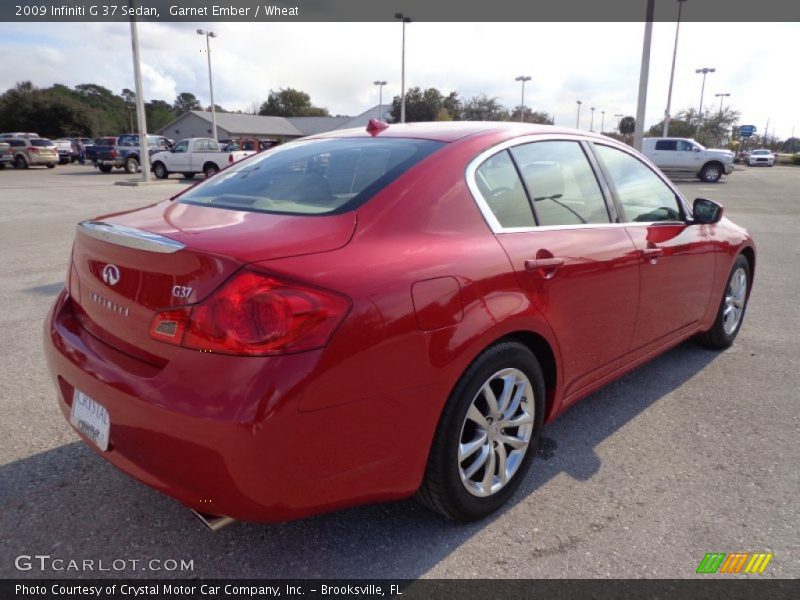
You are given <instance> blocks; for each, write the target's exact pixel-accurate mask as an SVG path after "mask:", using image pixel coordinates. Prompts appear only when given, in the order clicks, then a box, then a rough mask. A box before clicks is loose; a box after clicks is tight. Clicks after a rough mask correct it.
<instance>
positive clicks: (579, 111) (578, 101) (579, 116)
mask: <svg viewBox="0 0 800 600" xmlns="http://www.w3.org/2000/svg"><path fill="white" fill-rule="evenodd" d="M576 102H577V103H578V122H577V123H576V124H575V129H580V128H581V104H583V102H581V101H580V100H576Z"/></svg>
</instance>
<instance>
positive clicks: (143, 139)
mask: <svg viewBox="0 0 800 600" xmlns="http://www.w3.org/2000/svg"><path fill="white" fill-rule="evenodd" d="M128 6H130V7H133V2H132V0H129V2H128ZM133 14H134V13H133V12H131V15H133ZM131 49H132V51H133V78H134V83H135V86H134V87H135V88H136V121H137V125H138V126H139V157H140V158H139V164H140V168H141V170H142V181H144V182H145V183H147V182H149V181H150V151H149V150H150V145H149V144H148V143H147V117H146V115H145V112H144V92H143V91H142V68H141V64H140V62H139V29H138V28H137V26H136V17H134V16H131Z"/></svg>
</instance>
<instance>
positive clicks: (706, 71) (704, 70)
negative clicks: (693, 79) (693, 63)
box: [694, 67, 716, 139]
mask: <svg viewBox="0 0 800 600" xmlns="http://www.w3.org/2000/svg"><path fill="white" fill-rule="evenodd" d="M715 71H716V69H714V68H713V67H703V68H702V69H695V71H694V72H695V73H702V74H703V84H702V85H701V86H700V110H699V111H697V129H696V130H695V132H694V138H695V139H697V138H698V137H700V124H701V123H702V122H703V94H705V91H706V75H708V74H709V73H714V72H715Z"/></svg>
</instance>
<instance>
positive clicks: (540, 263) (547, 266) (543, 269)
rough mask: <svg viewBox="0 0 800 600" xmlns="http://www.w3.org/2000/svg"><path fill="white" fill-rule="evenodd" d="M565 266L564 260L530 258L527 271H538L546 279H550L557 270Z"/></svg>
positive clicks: (526, 263) (526, 262) (526, 265)
mask: <svg viewBox="0 0 800 600" xmlns="http://www.w3.org/2000/svg"><path fill="white" fill-rule="evenodd" d="M562 266H564V259H563V258H529V259H528V260H526V261H525V270H526V271H534V272H536V271H538V272H539V273H541V275H542V276H543V277H544V278H545V279H550V278H551V277H552V276H553V275H555V273H556V269H558V268H559V267H562Z"/></svg>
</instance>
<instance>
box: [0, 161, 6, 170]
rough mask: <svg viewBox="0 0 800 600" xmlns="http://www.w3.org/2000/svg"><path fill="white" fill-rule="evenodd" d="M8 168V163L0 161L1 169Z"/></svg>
mask: <svg viewBox="0 0 800 600" xmlns="http://www.w3.org/2000/svg"><path fill="white" fill-rule="evenodd" d="M5 168H6V163H4V162H0V171H2V170H3V169H5Z"/></svg>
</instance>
